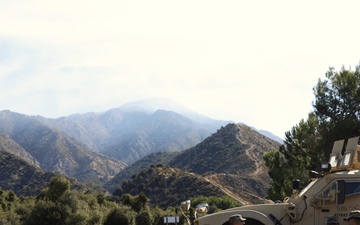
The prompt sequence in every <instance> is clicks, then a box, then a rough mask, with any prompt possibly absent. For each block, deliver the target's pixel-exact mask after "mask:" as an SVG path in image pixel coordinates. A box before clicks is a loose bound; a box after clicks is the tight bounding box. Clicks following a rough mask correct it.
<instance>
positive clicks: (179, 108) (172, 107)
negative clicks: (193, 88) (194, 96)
mask: <svg viewBox="0 0 360 225" xmlns="http://www.w3.org/2000/svg"><path fill="white" fill-rule="evenodd" d="M119 109H121V110H122V111H141V112H147V113H154V112H155V111H157V110H159V109H162V110H167V111H174V112H177V113H179V114H184V113H189V112H191V110H189V109H187V108H186V107H184V106H183V105H181V104H179V103H177V102H175V101H173V100H171V99H167V98H160V97H153V98H148V99H144V100H139V101H134V102H129V103H126V104H124V105H122V106H120V107H119Z"/></svg>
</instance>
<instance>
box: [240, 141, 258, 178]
mask: <svg viewBox="0 0 360 225" xmlns="http://www.w3.org/2000/svg"><path fill="white" fill-rule="evenodd" d="M237 139H238V140H239V141H240V142H241V143H242V144H247V145H248V143H246V142H244V141H242V140H241V139H240V136H239V135H237ZM254 151H255V146H254V145H253V144H250V147H249V148H248V149H245V154H246V155H247V156H248V157H249V158H250V159H251V160H252V161H254V164H255V167H256V169H255V171H254V172H252V173H251V174H250V176H257V175H258V174H261V173H263V172H264V171H263V168H262V166H261V165H260V163H259V160H258V158H257V155H256V153H255V152H254Z"/></svg>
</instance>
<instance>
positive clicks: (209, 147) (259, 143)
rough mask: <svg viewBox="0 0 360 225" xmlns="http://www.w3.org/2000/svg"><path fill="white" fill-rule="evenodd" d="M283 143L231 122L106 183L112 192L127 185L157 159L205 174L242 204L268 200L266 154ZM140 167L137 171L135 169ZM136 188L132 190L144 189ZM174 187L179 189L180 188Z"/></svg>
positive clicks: (137, 165)
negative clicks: (203, 137)
mask: <svg viewBox="0 0 360 225" xmlns="http://www.w3.org/2000/svg"><path fill="white" fill-rule="evenodd" d="M279 146H280V144H279V143H277V142H275V141H273V140H271V139H269V138H267V137H265V136H264V135H262V134H260V133H258V132H257V131H255V130H253V129H252V128H250V127H247V126H246V125H243V124H229V125H227V126H225V127H221V128H220V129H219V130H218V131H217V132H216V133H214V134H213V135H211V136H210V137H208V138H206V139H205V140H204V141H203V142H201V143H199V144H198V145H196V146H195V147H193V148H190V149H188V150H185V151H183V152H179V153H177V154H176V155H171V156H169V154H168V153H163V154H151V155H148V156H147V157H145V158H144V159H143V160H139V161H138V162H137V163H135V164H134V165H131V166H129V167H128V168H127V170H128V171H130V170H131V171H132V172H133V173H132V177H131V179H129V176H131V175H130V173H125V172H124V171H122V172H120V173H119V174H117V175H116V176H115V177H114V178H113V179H112V180H110V181H109V182H108V183H107V184H106V185H105V186H104V187H105V188H106V189H108V190H110V191H111V192H112V191H114V190H115V188H116V187H120V186H121V184H122V182H123V184H125V187H126V185H127V184H128V182H130V183H133V181H131V180H133V179H134V177H137V176H139V174H143V175H144V173H145V172H144V171H145V168H144V165H145V164H146V165H149V164H150V165H151V164H152V165H155V162H161V164H162V165H163V166H166V167H169V168H171V169H174V170H178V169H175V168H180V169H181V171H182V172H184V173H185V171H189V172H187V173H190V174H198V175H201V177H202V179H205V181H206V182H208V183H211V184H212V187H217V188H218V189H219V190H221V192H222V193H223V194H226V195H229V196H231V197H233V198H234V199H236V200H238V201H239V202H240V203H242V204H250V203H253V204H256V203H264V202H266V200H265V199H264V197H265V196H266V194H267V188H268V187H269V177H268V174H267V168H266V166H265V164H264V161H263V154H264V153H265V152H267V151H269V150H271V149H277V148H278V147H279ZM146 162H149V163H146ZM136 171H137V173H134V172H136ZM140 171H141V172H140ZM143 175H140V176H143ZM126 179H128V180H126ZM154 179H155V178H154ZM129 180H130V181H129ZM142 184H143V185H145V187H143V188H144V189H146V188H147V186H148V185H150V186H152V185H154V184H152V183H151V182H149V183H142ZM132 188H133V189H132V193H136V191H140V190H141V189H139V188H136V187H132ZM126 190H128V189H126ZM172 190H177V191H179V190H180V188H179V190H178V189H172ZM180 191H181V192H182V193H183V194H184V193H187V192H186V191H184V190H180ZM172 194H176V195H177V194H178V193H168V195H172Z"/></svg>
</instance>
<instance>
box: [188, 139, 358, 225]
mask: <svg viewBox="0 0 360 225" xmlns="http://www.w3.org/2000/svg"><path fill="white" fill-rule="evenodd" d="M358 141H359V137H355V138H350V139H348V140H347V141H346V142H345V140H339V141H336V142H335V143H334V146H333V149H332V153H331V155H330V157H329V162H327V163H324V164H323V165H322V166H321V167H322V172H319V173H316V172H314V171H313V172H312V173H310V174H311V175H312V176H311V182H310V183H309V184H308V185H307V186H306V187H305V188H303V189H302V190H300V184H299V182H298V181H296V180H295V181H293V194H292V196H290V197H286V198H285V199H284V200H283V202H281V203H270V204H258V205H245V206H241V207H236V208H231V209H227V210H223V211H220V212H216V213H213V214H208V215H205V216H202V217H199V218H196V219H195V220H194V221H193V222H194V225H227V224H229V222H228V220H229V217H230V216H232V215H234V214H240V215H242V216H243V217H245V218H246V221H245V224H246V225H270V224H275V225H290V224H298V225H324V224H326V221H327V218H329V217H334V216H335V217H337V218H338V220H339V224H340V225H345V224H348V222H347V221H346V220H345V218H346V217H347V216H348V214H349V212H350V211H352V210H355V209H360V146H359V145H358ZM342 152H344V153H342ZM199 208H201V207H199Z"/></svg>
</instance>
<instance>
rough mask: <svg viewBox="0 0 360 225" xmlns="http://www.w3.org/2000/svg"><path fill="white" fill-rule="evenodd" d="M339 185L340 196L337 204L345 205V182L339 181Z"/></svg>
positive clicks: (338, 195)
mask: <svg viewBox="0 0 360 225" xmlns="http://www.w3.org/2000/svg"><path fill="white" fill-rule="evenodd" d="M337 185H338V194H337V201H336V203H337V204H343V203H344V201H345V181H344V180H339V181H338V182H337Z"/></svg>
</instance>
